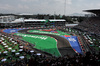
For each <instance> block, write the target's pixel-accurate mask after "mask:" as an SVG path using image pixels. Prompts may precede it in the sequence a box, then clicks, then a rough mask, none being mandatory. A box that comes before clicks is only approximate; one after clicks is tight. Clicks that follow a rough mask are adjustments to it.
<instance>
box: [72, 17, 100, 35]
mask: <svg viewBox="0 0 100 66" xmlns="http://www.w3.org/2000/svg"><path fill="white" fill-rule="evenodd" d="M99 27H100V17H90V18H88V19H87V20H85V21H83V22H82V23H80V24H79V25H78V26H76V27H74V28H77V29H80V30H82V31H87V32H89V33H91V34H97V35H100V28H99Z"/></svg>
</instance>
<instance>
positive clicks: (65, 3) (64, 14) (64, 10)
mask: <svg viewBox="0 0 100 66" xmlns="http://www.w3.org/2000/svg"><path fill="white" fill-rule="evenodd" d="M64 2H65V3H64V15H66V0H65V1H64Z"/></svg>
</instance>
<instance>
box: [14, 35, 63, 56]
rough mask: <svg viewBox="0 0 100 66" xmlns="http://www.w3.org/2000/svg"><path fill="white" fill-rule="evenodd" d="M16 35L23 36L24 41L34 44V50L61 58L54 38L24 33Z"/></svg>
mask: <svg viewBox="0 0 100 66" xmlns="http://www.w3.org/2000/svg"><path fill="white" fill-rule="evenodd" d="M15 35H18V36H22V40H24V41H27V42H29V43H32V44H34V45H35V47H34V48H37V49H40V50H42V51H45V52H48V53H50V54H52V55H54V56H57V57H59V56H61V54H60V53H59V51H58V49H57V41H56V40H55V39H54V38H52V37H48V36H44V35H32V34H22V33H15Z"/></svg>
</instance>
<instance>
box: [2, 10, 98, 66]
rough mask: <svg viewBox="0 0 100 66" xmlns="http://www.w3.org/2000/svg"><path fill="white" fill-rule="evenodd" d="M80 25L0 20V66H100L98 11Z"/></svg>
mask: <svg viewBox="0 0 100 66" xmlns="http://www.w3.org/2000/svg"><path fill="white" fill-rule="evenodd" d="M86 11H88V12H92V13H94V14H96V15H97V16H95V17H89V18H87V19H86V20H84V21H83V22H82V23H80V24H69V25H65V22H66V20H64V19H46V20H45V19H32V18H31V19H24V18H19V19H15V16H12V17H10V16H6V17H5V16H1V17H0V28H1V29H0V65H1V66H100V39H99V37H98V36H99V35H100V29H99V27H100V17H99V12H100V10H86Z"/></svg>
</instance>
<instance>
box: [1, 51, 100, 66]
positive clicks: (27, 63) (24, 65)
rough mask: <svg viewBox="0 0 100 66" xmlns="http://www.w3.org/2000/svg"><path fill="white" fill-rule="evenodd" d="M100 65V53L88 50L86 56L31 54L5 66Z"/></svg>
mask: <svg viewBox="0 0 100 66" xmlns="http://www.w3.org/2000/svg"><path fill="white" fill-rule="evenodd" d="M2 65H3V64H2ZM8 65H9V66H100V55H96V54H95V53H94V54H91V53H90V52H87V53H86V55H85V56H83V55H81V54H79V55H75V56H74V57H70V55H66V56H64V57H59V58H57V57H52V58H48V57H46V56H42V55H41V56H31V58H29V59H27V58H24V59H22V60H16V61H15V62H14V63H9V64H7V65H6V64H5V65H4V66H8Z"/></svg>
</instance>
